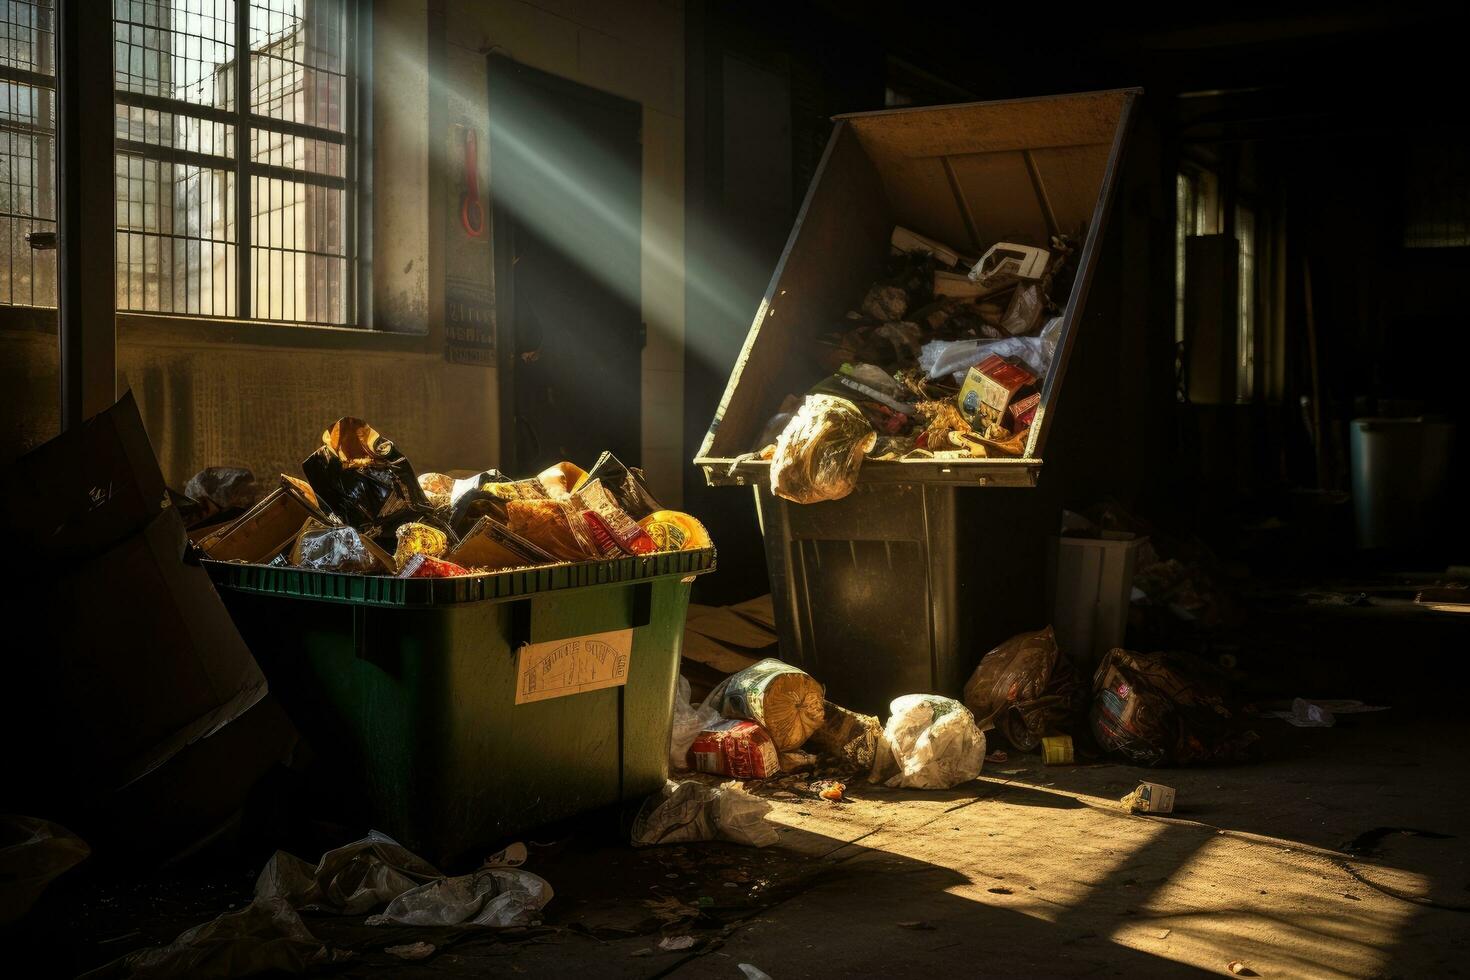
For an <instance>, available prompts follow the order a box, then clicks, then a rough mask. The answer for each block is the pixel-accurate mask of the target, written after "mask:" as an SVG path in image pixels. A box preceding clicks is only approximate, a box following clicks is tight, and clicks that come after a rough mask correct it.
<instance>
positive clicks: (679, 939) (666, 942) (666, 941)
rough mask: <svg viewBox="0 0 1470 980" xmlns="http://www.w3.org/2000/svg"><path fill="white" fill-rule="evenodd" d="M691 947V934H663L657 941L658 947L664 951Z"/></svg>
mask: <svg viewBox="0 0 1470 980" xmlns="http://www.w3.org/2000/svg"><path fill="white" fill-rule="evenodd" d="M693 947H694V937H693V936H665V937H664V938H663V939H661V940H659V943H658V948H659V949H661V950H663V951H664V952H666V953H672V952H677V951H678V950H681V949H692V948H693Z"/></svg>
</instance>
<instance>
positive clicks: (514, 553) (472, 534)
mask: <svg viewBox="0 0 1470 980" xmlns="http://www.w3.org/2000/svg"><path fill="white" fill-rule="evenodd" d="M444 560H445V561H452V562H454V563H455V564H456V565H460V566H463V567H464V568H470V569H476V568H479V569H486V570H489V571H494V570H496V569H500V568H517V567H520V566H523V565H547V564H551V563H552V562H555V561H556V558H555V557H554V556H552V555H551V554H550V553H548V552H547V551H545V550H544V549H542V548H538V547H537V546H536V545H534V544H532V543H531V542H529V541H527V540H526V539H525V538H523V537H521V536H520V535H519V534H516V533H515V532H514V531H512V530H511V529H510V528H508V527H506V526H505V525H503V524H500V523H498V522H497V521H496V520H495V519H494V518H491V517H482V518H480V519H479V520H478V521H476V522H475V523H474V525H473V526H471V528H470V529H469V531H467V532H466V533H465V534H464V536H463V537H461V538H460V540H459V544H457V545H455V546H454V547H453V548H452V549H450V550H449V551H448V552H446V553H445V555H444Z"/></svg>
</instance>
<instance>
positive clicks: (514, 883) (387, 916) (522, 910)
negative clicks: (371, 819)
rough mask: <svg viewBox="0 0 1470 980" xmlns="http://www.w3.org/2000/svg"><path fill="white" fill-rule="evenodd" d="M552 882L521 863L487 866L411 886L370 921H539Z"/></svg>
mask: <svg viewBox="0 0 1470 980" xmlns="http://www.w3.org/2000/svg"><path fill="white" fill-rule="evenodd" d="M553 894H554V893H553V891H552V889H551V884H550V883H549V882H547V881H546V879H545V878H542V877H541V876H539V875H534V874H532V873H531V872H529V871H522V870H520V869H519V868H485V869H482V870H480V871H476V872H474V873H473V874H467V875H460V876H459V877H457V878H439V879H436V880H434V881H428V882H425V883H424V884H422V885H419V886H418V887H417V888H413V889H410V890H409V891H406V892H404V893H403V894H401V895H399V896H398V897H397V898H395V899H393V901H391V902H389V903H388V907H387V908H385V909H384V910H383V911H382V913H380V914H378V915H370V916H368V918H367V925H370V926H384V925H399V926H489V927H492V928H498V929H508V928H511V927H513V926H529V925H535V924H536V923H537V922H539V921H540V918H541V917H540V914H539V913H540V912H541V910H542V909H543V908H545V907H546V903H548V902H550V901H551V899H552V896H553Z"/></svg>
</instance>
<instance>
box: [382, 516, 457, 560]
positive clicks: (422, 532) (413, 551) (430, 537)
mask: <svg viewBox="0 0 1470 980" xmlns="http://www.w3.org/2000/svg"><path fill="white" fill-rule="evenodd" d="M395 533H396V534H397V537H398V547H397V548H395V549H394V551H393V564H394V566H395V567H396V568H397V569H398V570H399V571H403V566H404V564H405V563H406V562H407V561H408V560H409V559H410V558H412V557H413V556H414V555H428V556H429V557H430V558H442V557H443V556H444V552H445V551H447V550H448V549H449V537H448V535H446V534H445V533H444V532H443V531H441V530H439V529H438V528H437V527H430V526H429V525H427V524H419V523H418V522H416V521H414V522H410V523H408V524H401V525H399V527H398V530H397V532H395Z"/></svg>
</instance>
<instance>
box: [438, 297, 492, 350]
mask: <svg viewBox="0 0 1470 980" xmlns="http://www.w3.org/2000/svg"><path fill="white" fill-rule="evenodd" d="M444 359H445V360H446V361H448V362H449V363H451V364H479V365H483V366H485V367H494V366H495V290H494V289H493V288H492V287H490V286H488V285H486V284H485V283H483V282H475V281H474V280H473V279H460V278H458V277H455V276H446V277H445V280H444Z"/></svg>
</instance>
